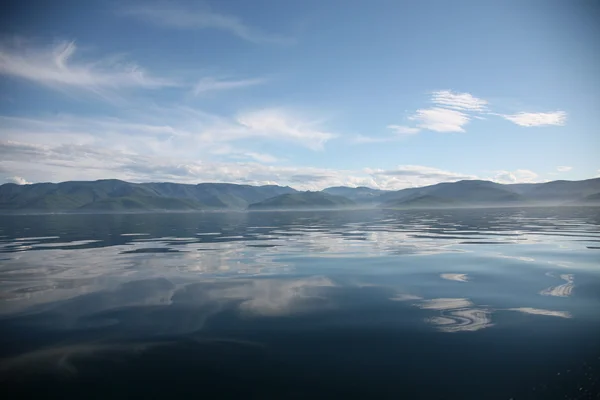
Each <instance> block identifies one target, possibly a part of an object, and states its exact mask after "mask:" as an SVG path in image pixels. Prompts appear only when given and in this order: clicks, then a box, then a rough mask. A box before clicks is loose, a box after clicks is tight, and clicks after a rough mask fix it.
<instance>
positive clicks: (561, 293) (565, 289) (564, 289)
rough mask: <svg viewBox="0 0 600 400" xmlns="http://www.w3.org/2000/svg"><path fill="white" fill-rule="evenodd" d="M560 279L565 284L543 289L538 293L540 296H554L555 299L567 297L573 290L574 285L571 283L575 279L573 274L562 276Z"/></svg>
mask: <svg viewBox="0 0 600 400" xmlns="http://www.w3.org/2000/svg"><path fill="white" fill-rule="evenodd" d="M560 279H562V280H564V281H566V282H567V283H563V284H562V285H558V286H551V287H549V288H547V289H544V290H542V291H541V292H540V294H541V295H542V296H555V297H569V296H570V295H571V293H572V292H573V289H574V288H575V284H574V283H573V282H574V280H575V278H574V275H573V274H562V275H561V276H560Z"/></svg>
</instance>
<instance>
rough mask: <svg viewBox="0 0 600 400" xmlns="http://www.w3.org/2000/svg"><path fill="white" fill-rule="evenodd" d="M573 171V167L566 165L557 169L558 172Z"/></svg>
mask: <svg viewBox="0 0 600 400" xmlns="http://www.w3.org/2000/svg"><path fill="white" fill-rule="evenodd" d="M572 169H573V167H569V166H566V165H561V166H559V167H556V170H557V171H558V172H569V171H570V170H572Z"/></svg>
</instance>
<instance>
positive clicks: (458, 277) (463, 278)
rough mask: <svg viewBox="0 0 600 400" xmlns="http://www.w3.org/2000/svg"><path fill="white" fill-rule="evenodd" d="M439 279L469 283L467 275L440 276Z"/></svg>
mask: <svg viewBox="0 0 600 400" xmlns="http://www.w3.org/2000/svg"><path fill="white" fill-rule="evenodd" d="M440 277H441V278H442V279H447V280H449V281H457V282H468V281H469V278H468V277H467V274H441V275H440Z"/></svg>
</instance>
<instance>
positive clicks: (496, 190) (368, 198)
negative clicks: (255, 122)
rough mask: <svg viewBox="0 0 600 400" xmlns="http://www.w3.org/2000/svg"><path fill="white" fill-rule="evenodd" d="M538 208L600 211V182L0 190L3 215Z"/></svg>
mask: <svg viewBox="0 0 600 400" xmlns="http://www.w3.org/2000/svg"><path fill="white" fill-rule="evenodd" d="M533 205H600V178H595V179H588V180H583V181H552V182H546V183H527V184H499V183H495V182H490V181H481V180H464V181H458V182H450V183H439V184H436V185H431V186H424V187H418V188H408V189H401V190H396V191H385V190H379V189H371V188H367V187H356V188H351V187H344V186H338V187H330V188H327V189H324V190H322V191H320V192H310V191H309V192H301V191H297V190H295V189H293V188H290V187H287V186H277V185H267V186H251V185H237V184H229V183H200V184H196V185H193V184H180V183H168V182H166V183H130V182H125V181H121V180H116V179H105V180H98V181H69V182H62V183H35V184H28V185H17V184H14V183H7V184H4V185H1V186H0V210H2V211H4V212H33V211H41V212H57V211H60V212H63V211H71V212H73V211H75V212H77V211H80V212H94V211H106V212H111V211H145V210H163V211H185V210H247V209H249V210H266V209H302V208H313V209H314V208H323V209H330V208H338V207H381V208H444V207H492V206H533Z"/></svg>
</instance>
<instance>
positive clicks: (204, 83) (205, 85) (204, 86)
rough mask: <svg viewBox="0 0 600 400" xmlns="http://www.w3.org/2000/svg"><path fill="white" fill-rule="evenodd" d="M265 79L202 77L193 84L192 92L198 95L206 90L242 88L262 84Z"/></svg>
mask: <svg viewBox="0 0 600 400" xmlns="http://www.w3.org/2000/svg"><path fill="white" fill-rule="evenodd" d="M265 82H266V80H265V79H263V78H254V79H241V80H224V79H217V78H203V79H201V80H200V81H199V82H198V83H197V84H196V85H195V86H194V94H195V95H200V94H203V93H206V92H215V91H223V90H232V89H242V88H246V87H250V86H257V85H262V84H263V83H265Z"/></svg>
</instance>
